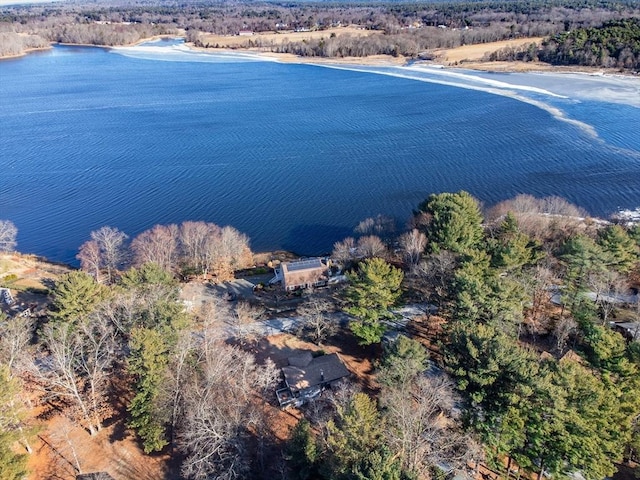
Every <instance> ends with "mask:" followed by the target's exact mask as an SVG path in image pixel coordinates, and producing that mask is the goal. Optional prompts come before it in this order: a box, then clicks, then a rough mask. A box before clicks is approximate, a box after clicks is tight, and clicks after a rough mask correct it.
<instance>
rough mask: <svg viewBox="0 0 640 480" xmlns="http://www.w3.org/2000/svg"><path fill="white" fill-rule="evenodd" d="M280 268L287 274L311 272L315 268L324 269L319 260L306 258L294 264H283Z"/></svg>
mask: <svg viewBox="0 0 640 480" xmlns="http://www.w3.org/2000/svg"><path fill="white" fill-rule="evenodd" d="M282 267H283V269H284V270H285V271H287V272H298V271H301V270H312V269H316V268H325V267H326V265H325V264H324V263H322V259H320V258H308V259H305V260H297V261H295V262H288V263H283V264H282Z"/></svg>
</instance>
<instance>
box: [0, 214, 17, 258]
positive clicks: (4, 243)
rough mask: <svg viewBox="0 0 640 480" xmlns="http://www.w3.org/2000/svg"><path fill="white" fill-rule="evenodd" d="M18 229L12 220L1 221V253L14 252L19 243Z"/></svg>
mask: <svg viewBox="0 0 640 480" xmlns="http://www.w3.org/2000/svg"><path fill="white" fill-rule="evenodd" d="M17 236H18V229H17V228H16V226H15V225H14V224H13V222H12V221H11V220H0V252H12V251H14V250H15V248H16V245H17V244H18V242H17V241H16V238H17Z"/></svg>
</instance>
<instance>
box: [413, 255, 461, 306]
mask: <svg viewBox="0 0 640 480" xmlns="http://www.w3.org/2000/svg"><path fill="white" fill-rule="evenodd" d="M457 263H458V257H457V256H456V254H454V253H452V252H450V251H448V250H442V251H440V252H438V253H437V254H435V255H430V256H429V258H428V259H427V260H424V261H422V262H420V263H419V264H418V266H417V267H416V269H415V272H416V274H417V275H418V277H419V279H420V291H421V292H422V295H423V297H424V299H425V301H428V302H431V303H433V304H435V305H438V306H439V307H442V306H443V305H444V303H445V301H446V300H447V298H448V296H449V288H450V287H451V285H452V284H453V274H454V271H455V268H456V266H457Z"/></svg>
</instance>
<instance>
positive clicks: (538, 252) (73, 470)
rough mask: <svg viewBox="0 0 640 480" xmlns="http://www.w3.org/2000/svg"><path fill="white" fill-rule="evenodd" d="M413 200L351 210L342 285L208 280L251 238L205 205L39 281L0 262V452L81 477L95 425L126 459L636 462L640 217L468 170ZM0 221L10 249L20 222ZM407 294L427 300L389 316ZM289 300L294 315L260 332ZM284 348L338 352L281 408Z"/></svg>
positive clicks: (181, 462) (108, 230) (371, 470)
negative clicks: (474, 182)
mask: <svg viewBox="0 0 640 480" xmlns="http://www.w3.org/2000/svg"><path fill="white" fill-rule="evenodd" d="M411 224H412V225H411V228H410V229H409V230H408V231H406V232H397V231H394V223H393V222H390V221H389V219H386V218H385V217H383V216H378V217H373V218H370V219H366V220H364V221H363V222H361V223H360V224H359V225H358V226H357V227H356V228H355V229H354V236H353V237H350V238H347V239H345V240H343V241H340V242H337V243H336V245H335V252H334V254H333V255H332V261H333V262H334V264H333V265H334V267H335V268H339V269H342V270H344V271H345V272H346V274H347V278H348V282H347V284H346V285H336V286H329V287H325V288H322V289H317V290H313V291H297V292H293V293H289V294H286V293H285V292H284V291H280V290H278V287H274V286H269V285H268V284H267V283H266V282H256V285H257V287H256V289H257V290H256V292H257V293H255V294H254V295H252V297H251V298H242V299H240V298H230V297H227V298H225V296H224V295H223V294H222V293H215V292H216V291H217V290H215V288H216V287H215V286H216V285H221V286H224V285H227V283H226V282H227V281H228V280H231V279H233V278H234V277H235V276H237V275H238V273H239V272H240V271H241V269H245V268H246V267H251V266H252V265H253V258H252V254H251V251H250V249H249V240H248V238H247V237H246V236H244V235H243V234H241V233H240V232H238V231H237V230H235V229H233V228H232V227H220V226H217V225H215V224H212V223H206V222H184V223H182V224H181V225H165V226H163V225H158V226H155V227H153V228H152V229H149V230H148V231H146V232H143V233H141V234H140V235H138V236H137V237H136V238H134V239H132V240H131V241H130V242H129V239H128V237H127V235H126V234H125V233H123V232H121V231H119V230H118V229H116V228H113V227H103V228H100V229H98V230H96V231H94V232H92V233H91V234H90V235H89V239H88V240H87V241H86V242H85V243H84V244H83V245H82V247H81V249H80V252H79V254H78V258H79V259H80V261H81V266H82V269H81V270H78V271H71V272H68V273H64V272H60V273H59V274H58V275H57V277H56V278H55V279H54V280H52V281H49V282H45V284H43V287H41V288H40V289H36V290H34V289H32V288H31V287H28V288H25V287H22V286H20V285H21V283H20V278H18V275H11V274H6V273H5V272H4V271H3V273H2V276H0V281H1V282H2V287H4V288H9V292H11V293H12V295H13V297H14V298H15V299H16V304H15V305H14V306H11V305H6V304H5V305H3V313H2V316H1V318H0V386H1V387H2V388H0V391H1V392H2V402H0V438H1V439H2V442H0V458H1V459H2V461H1V462H0V476H1V477H2V478H3V479H4V478H7V479H21V478H23V476H24V472H25V471H28V470H29V469H34V468H35V469H36V470H32V474H31V475H32V476H31V477H30V478H35V477H34V475H35V476H38V475H43V473H42V472H43V470H42V466H40V467H38V466H37V465H42V463H43V462H46V468H47V470H48V471H51V472H57V473H56V475H57V476H58V477H57V478H73V476H74V475H75V474H78V473H80V472H87V471H90V470H88V467H87V465H89V466H90V465H96V464H98V463H95V456H96V455H98V457H99V456H100V455H104V456H106V455H107V451H106V450H104V448H106V446H109V448H110V449H111V450H109V453H108V455H115V457H111V458H112V461H110V462H109V464H108V467H105V468H108V469H110V470H111V472H112V474H113V475H114V476H115V477H114V478H136V479H138V478H158V476H164V477H165V478H187V479H204V478H223V479H234V478H256V479H260V478H273V477H274V476H277V478H290V479H296V478H297V479H349V480H350V479H378V478H379V479H398V480H399V479H424V478H433V477H436V478H440V477H441V476H442V475H444V474H446V473H447V472H449V471H457V472H466V473H467V474H469V475H471V476H476V477H478V478H479V477H480V476H482V475H484V476H485V477H487V476H490V477H491V478H496V477H497V476H502V477H505V478H506V477H509V476H510V475H515V474H516V473H515V472H518V473H517V475H522V474H531V475H534V476H537V478H541V477H542V475H543V474H544V475H545V476H549V477H551V478H563V477H564V476H565V475H567V474H571V473H573V472H580V474H581V475H583V476H584V478H586V479H587V480H600V479H601V478H603V477H610V476H612V475H614V474H615V472H616V470H618V469H619V468H621V466H626V467H633V466H634V465H636V466H637V463H635V464H634V463H633V462H634V461H635V462H638V460H640V458H639V457H640V424H639V423H638V418H640V343H639V342H638V339H637V337H640V331H638V330H636V331H635V332H633V331H631V332H630V331H629V330H621V329H620V328H618V327H617V323H616V322H627V323H629V324H636V325H639V326H640V300H639V298H638V294H637V289H638V287H639V286H640V226H639V225H637V224H636V225H621V224H616V223H610V222H603V221H599V220H596V219H590V218H589V217H588V216H587V215H586V214H585V212H583V211H581V210H580V209H578V208H576V207H574V206H572V205H570V204H568V203H567V202H566V201H564V200H562V199H559V198H555V197H551V198H544V199H536V198H534V197H531V196H527V195H521V196H518V197H516V198H514V199H512V200H508V201H505V202H502V203H501V204H498V205H496V206H494V207H492V208H490V209H488V210H484V211H483V210H482V209H481V208H480V205H479V204H478V202H477V201H476V200H475V199H474V198H473V197H472V196H471V195H469V194H468V193H466V192H457V193H441V194H434V195H430V196H429V197H428V198H427V199H425V201H424V202H422V203H421V204H420V205H418V206H417V208H416V211H415V212H414V215H413V217H412V220H411ZM0 227H1V228H0V232H3V233H2V236H1V237H0V238H1V239H2V244H1V245H2V248H3V251H4V252H5V253H2V257H0V261H1V265H3V267H2V268H3V269H4V268H5V267H4V265H9V264H11V262H13V261H15V258H19V257H15V258H14V256H12V254H11V253H10V252H11V251H13V250H14V249H15V248H16V243H15V240H16V233H17V228H16V226H14V225H13V224H12V223H11V222H9V221H2V222H0ZM260 271H264V270H263V269H262V268H255V267H251V268H250V269H249V270H245V272H249V273H245V275H248V274H251V272H253V274H258V275H259V274H260ZM245 278H251V276H249V277H245ZM203 282H205V283H204V284H203ZM196 287H197V288H196ZM194 288H195V289H196V290H197V289H202V288H204V289H205V291H207V292H209V293H207V295H205V296H204V297H202V301H195V300H194V299H195V297H194V294H193V293H186V292H194V291H195V290H194ZM185 295H186V296H185ZM273 296H275V297H276V302H275V307H273V305H274V304H273V302H272V301H271V300H269V299H271V298H272V297H273ZM278 297H279V298H280V300H279V301H278ZM27 299H29V300H27ZM34 299H36V300H34ZM25 301H31V302H34V303H33V304H32V306H31V307H29V309H28V310H25V309H24V308H25V307H20V304H21V303H24V302H25ZM38 302H39V304H40V306H38V305H37V304H38ZM404 303H409V304H411V305H413V308H418V309H419V310H420V311H421V312H422V313H421V314H419V315H417V316H416V315H414V316H412V317H411V319H410V320H408V321H406V320H405V321H401V318H400V317H399V315H398V313H397V312H398V310H397V309H398V308H399V306H401V305H402V304H404ZM283 308H285V309H289V310H290V311H291V312H292V313H293V314H294V315H296V316H295V317H294V318H297V320H295V325H296V327H295V328H293V329H290V330H288V333H282V332H274V331H273V327H272V326H269V327H267V325H272V324H271V323H269V322H270V319H275V320H278V319H281V318H282V315H283V313H282V309H283ZM345 314H346V315H348V317H347V318H348V319H349V320H348V321H346V322H345V321H344V318H345V317H344V315H345ZM634 322H635V323H634ZM621 332H622V333H624V335H623V334H622V333H621ZM625 335H626V336H625ZM634 335H635V336H636V340H635V341H634V340H633V336H634ZM296 337H297V338H296ZM303 345H304V347H303ZM297 348H306V349H311V351H312V352H315V353H314V355H323V354H326V353H329V352H338V353H340V355H341V356H342V358H343V359H344V360H345V362H346V364H347V366H348V367H349V370H351V372H352V374H351V378H350V379H348V380H346V381H344V382H343V383H342V385H341V386H340V387H337V386H334V387H333V388H331V389H329V390H327V391H325V392H324V393H322V394H321V395H319V396H317V397H313V398H311V399H309V400H308V402H307V403H306V404H304V405H302V406H299V407H297V408H293V407H291V410H289V411H288V413H285V412H282V411H280V410H279V409H278V406H277V405H278V403H277V402H276V398H275V390H276V388H277V385H278V383H279V382H281V376H280V375H281V373H280V371H279V368H278V367H282V366H283V365H286V364H282V363H281V362H282V360H283V354H286V352H295V351H297V350H295V349H297ZM87 449H94V450H95V451H99V452H102V454H94V456H93V457H90V456H87V455H88V453H87ZM100 449H103V450H100ZM36 452H38V453H36ZM43 452H44V453H43ZM121 454H122V455H126V456H129V458H133V457H135V458H137V459H138V460H137V461H136V462H135V464H134V465H131V464H130V462H126V461H124V462H123V461H122V457H118V455H121ZM43 455H44V457H43ZM34 459H39V461H38V462H36V463H35V464H34V462H35V460H34ZM43 459H44V460H43ZM92 462H93V463H92ZM102 465H104V464H102ZM125 466H126V468H125ZM65 472H66V473H65ZM145 472H146V473H145ZM150 472H155V473H150Z"/></svg>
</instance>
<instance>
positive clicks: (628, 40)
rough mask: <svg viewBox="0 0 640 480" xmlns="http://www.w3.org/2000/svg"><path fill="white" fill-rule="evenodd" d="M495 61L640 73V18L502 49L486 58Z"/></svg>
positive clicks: (617, 21)
mask: <svg viewBox="0 0 640 480" xmlns="http://www.w3.org/2000/svg"><path fill="white" fill-rule="evenodd" d="M487 59H488V60H490V61H496V60H507V61H513V60H519V61H536V60H540V61H543V62H548V63H551V64H553V65H584V66H589V67H604V68H619V69H632V70H636V71H638V70H640V19H638V18H630V19H626V20H615V21H610V22H606V23H605V24H604V25H603V26H601V27H589V28H586V27H581V28H576V29H573V30H570V31H568V32H563V33H560V34H556V35H553V36H551V37H549V38H548V39H546V40H545V41H544V42H542V45H535V44H532V45H528V46H524V47H520V48H505V49H503V50H500V51H498V52H494V53H492V54H490V55H489V56H488V58H487Z"/></svg>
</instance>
